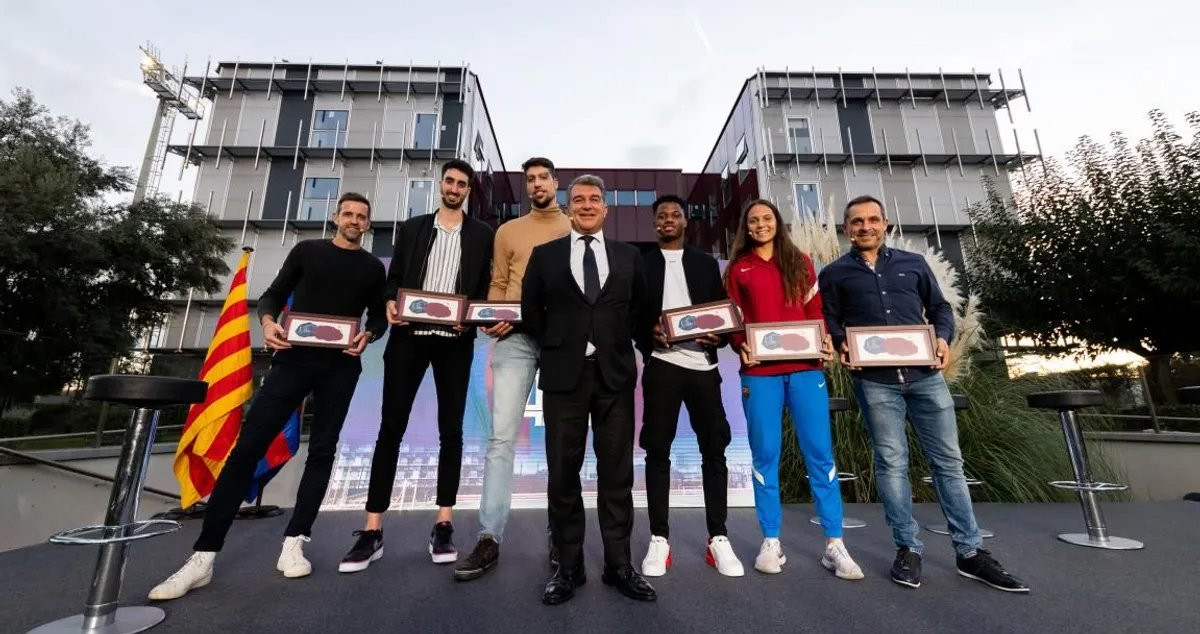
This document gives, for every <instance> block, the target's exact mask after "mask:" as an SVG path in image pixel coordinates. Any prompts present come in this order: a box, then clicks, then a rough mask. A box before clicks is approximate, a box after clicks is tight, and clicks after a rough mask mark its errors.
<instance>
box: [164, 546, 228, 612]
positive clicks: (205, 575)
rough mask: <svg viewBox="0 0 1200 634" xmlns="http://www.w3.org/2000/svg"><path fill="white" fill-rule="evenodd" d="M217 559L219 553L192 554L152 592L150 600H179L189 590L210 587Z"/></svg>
mask: <svg viewBox="0 0 1200 634" xmlns="http://www.w3.org/2000/svg"><path fill="white" fill-rule="evenodd" d="M216 557H217V553H214V552H195V553H192V556H191V557H189V558H188V560H187V563H185V564H183V567H182V568H180V569H179V570H176V571H175V574H173V575H171V576H170V577H167V579H166V581H163V582H162V583H160V584H158V585H156V586H154V588H153V589H152V590H150V598H151V599H152V600H154V601H166V600H168V599H178V598H179V597H182V596H183V595H185V594H187V593H188V591H189V590H194V589H196V588H203V587H204V586H206V585H208V583H209V582H210V581H212V572H213V560H214V559H216Z"/></svg>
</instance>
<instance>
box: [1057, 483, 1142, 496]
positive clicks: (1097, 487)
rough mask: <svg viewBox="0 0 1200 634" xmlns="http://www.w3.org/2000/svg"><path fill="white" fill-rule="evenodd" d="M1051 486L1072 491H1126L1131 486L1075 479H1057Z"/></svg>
mask: <svg viewBox="0 0 1200 634" xmlns="http://www.w3.org/2000/svg"><path fill="white" fill-rule="evenodd" d="M1050 486H1052V487H1057V488H1059V489H1068V490H1071V491H1092V492H1095V493H1104V492H1107V491H1124V490H1125V489H1128V488H1129V486H1128V485H1125V484H1116V483H1113V482H1076V481H1074V480H1055V481H1053V482H1051V483H1050Z"/></svg>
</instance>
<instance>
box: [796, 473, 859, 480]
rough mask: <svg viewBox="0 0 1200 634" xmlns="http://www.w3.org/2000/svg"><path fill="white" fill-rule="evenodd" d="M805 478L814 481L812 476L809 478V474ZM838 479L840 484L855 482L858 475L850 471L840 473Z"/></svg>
mask: <svg viewBox="0 0 1200 634" xmlns="http://www.w3.org/2000/svg"><path fill="white" fill-rule="evenodd" d="M804 477H805V478H808V479H812V476H809V475H807V474H805V476H804ZM837 479H838V482H854V481H855V480H857V479H858V474H857V473H852V472H850V471H838V472H837Z"/></svg>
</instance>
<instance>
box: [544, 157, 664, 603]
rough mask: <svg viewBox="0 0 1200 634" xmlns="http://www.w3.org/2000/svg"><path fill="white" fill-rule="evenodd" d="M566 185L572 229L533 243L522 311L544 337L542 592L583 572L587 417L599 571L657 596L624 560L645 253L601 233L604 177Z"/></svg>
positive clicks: (579, 580)
mask: <svg viewBox="0 0 1200 634" xmlns="http://www.w3.org/2000/svg"><path fill="white" fill-rule="evenodd" d="M567 191H568V197H567V200H568V205H569V209H568V213H569V215H570V216H571V226H572V229H571V233H570V235H568V236H566V237H563V238H559V239H558V240H553V241H551V242H547V243H545V244H543V245H541V246H538V247H536V248H535V249H534V250H533V254H532V255H531V256H530V259H529V266H528V268H527V269H526V271H525V278H524V281H523V282H522V288H523V291H522V295H521V308H522V318H523V320H524V323H525V327H526V329H527V331H528V332H529V333H530V334H531V335H532V336H533V337H535V338H536V339H537V340H538V342H539V343H540V348H541V359H540V367H541V378H540V380H539V383H538V385H539V387H540V388H541V389H542V392H543V399H544V400H543V402H542V406H543V415H544V417H545V420H546V462H547V465H548V467H549V471H550V474H549V475H550V481H549V487H548V498H549V506H550V518H551V525H552V527H553V534H554V540H555V543H556V545H557V546H558V550H559V565H558V567H557V569H556V570H555V572H554V576H553V577H551V579H550V581H549V583H547V584H546V589H545V592H544V593H543V594H542V602H543V603H546V604H548V605H553V604H557V603H562V602H564V601H567V600H569V599H570V598H571V597H573V596H574V594H575V588H576V587H577V586H580V585H583V583H584V582H585V581H586V580H587V577H586V575H585V573H584V567H583V535H584V513H583V496H582V495H581V493H580V483H579V470H580V469H581V468H582V467H583V456H584V451H585V450H586V441H587V433H588V421H589V418H590V420H591V425H592V433H593V436H594V439H593V447H594V449H595V452H596V474H597V480H598V482H597V492H596V507H597V509H596V510H597V515H598V516H599V518H600V532H601V534H602V536H603V539H604V564H605V565H604V576H603V578H602V579H603V581H604V583H605V584H608V585H615V586H617V589H619V590H620V591H621V592H622V593H623V594H625V595H626V596H628V597H630V598H633V599H638V600H642V601H653V600H655V598H656V595H655V593H654V588H652V587H650V584H649V583H647V582H646V580H645V579H643V578H642V576H641V575H640V574H638V572H637V571H636V570H634V568H633V566H632V564H631V563H630V560H631V558H630V552H629V536H630V533H631V532H632V530H633V491H632V490H633V424H634V421H633V389H634V387H635V385H636V384H637V366H636V363H635V360H634V353H633V341H634V340H635V339H640V338H644V337H645V336H646V333H647V332H648V331H649V330H650V329H651V328H652V324H653V320H654V317H655V315H654V313H653V312H652V311H650V310H649V308H648V304H647V297H646V279H645V274H644V272H643V270H642V258H641V255H640V254H639V253H638V251H637V249H636V248H634V247H633V246H631V245H628V244H624V243H621V242H614V241H611V240H606V239H605V237H604V231H603V228H604V217H605V215H606V214H607V212H608V209H607V207H605V205H604V181H602V180H600V179H599V178H597V177H595V176H591V175H584V176H580V177H579V178H576V179H575V180H574V181H573V182H572V183H571V186H570V188H569V189H568V190H567Z"/></svg>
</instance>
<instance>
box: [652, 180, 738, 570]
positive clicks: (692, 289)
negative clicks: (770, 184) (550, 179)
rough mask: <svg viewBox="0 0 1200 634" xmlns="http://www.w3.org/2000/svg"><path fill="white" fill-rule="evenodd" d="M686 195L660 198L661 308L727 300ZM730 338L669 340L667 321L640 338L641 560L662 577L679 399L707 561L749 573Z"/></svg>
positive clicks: (657, 284)
mask: <svg viewBox="0 0 1200 634" xmlns="http://www.w3.org/2000/svg"><path fill="white" fill-rule="evenodd" d="M684 207H685V203H684V200H683V199H682V198H680V197H678V196H671V195H667V196H662V197H660V198H659V199H658V200H656V201H654V207H653V209H654V231H655V233H656V234H657V235H658V248H657V249H651V250H649V251H647V252H646V253H645V255H644V257H645V262H646V284H647V287H648V288H649V293H650V302H649V304H650V307H651V309H652V310H653V311H654V313H655V314H659V313H661V312H662V311H664V310H670V309H674V308H686V307H688V306H694V305H696V304H705V303H708V302H715V301H720V300H723V299H725V297H726V295H725V285H724V284H722V283H721V271H720V267H719V266H718V265H717V261H716V259H714V258H713V257H712V256H710V255H708V254H707V253H704V252H703V251H700V250H698V249H695V248H692V247H689V246H686V245H685V244H684V243H683V237H684V233H685V232H686V231H687V216H686V215H685V214H684ZM725 342H726V338H724V337H718V336H715V335H705V336H703V337H700V338H698V339H693V340H690V341H682V342H679V343H675V344H668V343H667V340H666V337H665V336H664V335H663V333H662V331H661V326H657V325H656V326H654V330H653V335H652V336H650V337H643V338H642V339H641V340H640V341H638V349H639V350H640V351H641V352H642V358H643V360H644V362H645V366H644V368H643V370H642V399H643V400H642V433H641V437H640V438H639V442H640V444H641V447H642V449H645V450H646V507H647V508H646V510H647V514H648V515H649V516H650V545H649V547H648V548H647V549H646V558H645V559H643V560H642V574H643V575H645V576H647V577H661V576H663V575H665V574H667V569H668V568H670V566H671V547H670V545H669V543H668V541H667V540H668V539H669V528H668V523H667V515H668V512H669V508H670V489H671V443H672V442H673V441H674V440H675V431H676V430H677V429H678V426H679V406H680V405H686V406H687V412H688V418H689V420H690V421H691V424H692V429H693V430H694V431H695V432H696V442H697V444H699V446H700V456H701V463H700V472H701V474H702V477H703V482H704V513H705V519H706V520H707V522H706V523H707V525H708V537H709V539H708V545H707V553H706V556H705V561H706V562H708V565H710V566H712V567H714V568H716V569H717V571H718V572H720V573H721V574H722V575H725V576H729V577H740V576H742V575H743V574H745V571H744V570H743V568H742V562H740V561H738V558H737V555H735V554H734V552H733V547H732V546H731V545H730V543H729V538H728V536H727V533H726V531H725V519H726V517H727V516H728V501H727V493H728V485H729V482H728V481H729V470H728V469H727V468H726V466H725V447H727V446H728V445H729V440H730V430H729V421H728V420H727V419H726V418H725V407H724V404H723V403H722V402H721V373H720V371H719V370H718V369H717V348H719V347H721V346H723V345H724V344H725Z"/></svg>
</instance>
